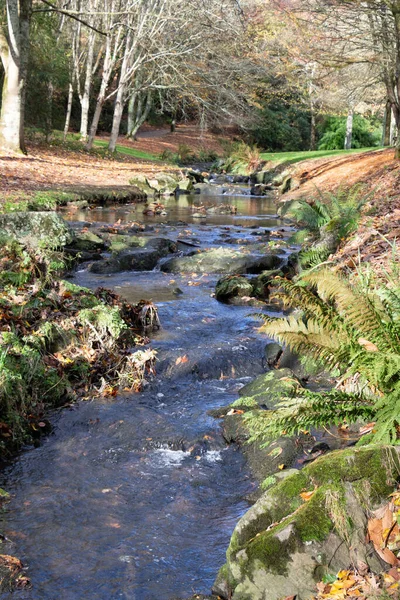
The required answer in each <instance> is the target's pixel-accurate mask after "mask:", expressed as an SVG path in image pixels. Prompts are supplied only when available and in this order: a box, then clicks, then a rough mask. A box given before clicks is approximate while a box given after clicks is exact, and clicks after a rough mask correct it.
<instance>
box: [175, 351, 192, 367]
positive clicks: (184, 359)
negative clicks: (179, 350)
mask: <svg viewBox="0 0 400 600" xmlns="http://www.w3.org/2000/svg"><path fill="white" fill-rule="evenodd" d="M188 360H189V359H188V357H187V355H186V354H185V355H184V356H178V358H177V359H176V361H175V364H176V365H181V364H183V363H187V362H188Z"/></svg>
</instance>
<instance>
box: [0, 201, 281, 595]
mask: <svg viewBox="0 0 400 600" xmlns="http://www.w3.org/2000/svg"><path fill="white" fill-rule="evenodd" d="M212 200H213V202H214V203H215V202H217V203H218V202H224V203H226V202H229V204H231V205H234V206H235V207H236V208H237V214H235V215H230V214H228V215H220V214H211V215H208V216H207V219H205V220H196V219H194V218H193V217H192V214H193V210H192V206H193V203H194V202H196V203H197V204H198V203H201V202H202V201H204V202H209V201H210V198H209V197H208V198H204V199H203V198H200V197H199V196H180V197H178V198H177V199H175V198H174V197H171V198H166V199H163V200H162V202H163V203H164V204H165V206H166V211H167V213H168V214H167V216H151V217H150V216H148V217H146V216H144V215H143V214H142V211H143V206H142V205H140V204H139V205H130V206H129V205H124V206H120V205H119V206H107V207H103V208H100V207H99V208H95V209H94V210H91V211H89V210H84V211H79V210H77V211H75V212H73V213H70V214H67V215H66V218H68V219H70V220H73V221H80V222H82V221H91V222H95V223H96V224H97V225H98V224H101V223H108V224H113V223H115V222H119V223H129V222H132V221H141V222H145V223H147V224H148V225H150V226H152V230H150V231H148V232H146V234H145V235H149V236H158V237H160V236H161V237H168V238H169V239H173V240H179V239H181V240H182V239H184V240H186V241H190V243H193V244H195V245H198V246H199V247H201V248H210V247H213V246H216V247H217V246H221V245H223V244H225V243H229V244H230V245H232V244H234V245H236V246H237V247H241V245H242V244H243V247H245V245H246V243H249V242H250V241H251V240H254V239H255V237H256V236H264V238H265V239H266V240H269V241H270V243H272V244H274V243H275V242H274V240H278V241H279V240H280V239H281V237H282V235H283V236H285V235H287V233H288V229H289V228H288V227H284V226H283V224H282V223H281V222H280V221H279V219H278V218H277V216H276V208H275V205H274V201H273V198H272V197H270V198H268V197H263V198H254V197H251V196H244V195H238V196H230V197H229V198H227V197H217V198H215V197H213V198H212ZM282 228H283V229H284V230H285V231H284V232H283V233H282V232H278V231H277V230H279V229H282ZM220 276H221V275H216V274H202V275H200V274H198V273H190V274H185V275H182V274H174V273H163V272H162V271H160V270H159V268H156V269H155V270H153V271H149V272H122V273H116V274H112V275H97V274H94V273H90V272H88V271H87V269H86V268H85V266H84V265H82V266H80V267H79V269H78V270H77V272H76V273H75V274H74V276H73V277H72V278H71V281H73V282H74V283H77V284H79V285H84V286H86V287H91V288H96V287H97V286H103V287H108V288H111V289H114V290H115V291H116V292H118V293H119V294H121V295H122V296H124V297H125V298H126V299H127V300H128V301H130V302H137V301H139V300H140V299H142V298H145V299H151V300H152V301H153V302H154V303H155V304H156V305H157V307H158V311H159V316H160V320H161V323H162V328H161V329H160V331H158V332H155V333H152V334H151V344H150V346H151V347H152V348H155V349H156V350H157V353H158V361H157V376H156V377H155V378H153V379H152V380H151V381H150V382H149V383H148V385H147V386H146V387H145V388H144V391H143V392H142V393H140V394H125V395H121V396H118V397H117V398H113V399H96V400H92V401H86V402H85V401H82V402H79V403H77V404H76V405H74V406H72V407H70V408H67V409H64V410H62V411H54V412H53V413H52V414H51V415H50V419H51V421H52V424H53V427H54V429H53V432H52V434H51V435H50V436H49V437H48V438H47V439H45V440H44V441H43V443H42V445H41V446H40V447H39V448H35V449H32V448H28V449H25V450H24V451H23V452H22V453H21V454H20V456H19V457H18V458H16V459H15V460H14V461H13V462H12V464H10V465H9V466H8V467H6V469H5V470H4V471H3V473H2V475H1V481H0V485H1V487H4V488H5V489H6V490H7V491H8V492H10V494H11V497H12V499H11V502H10V503H9V504H8V505H7V506H6V509H5V512H4V513H3V514H2V515H1V521H2V524H1V525H2V526H1V530H2V533H3V534H4V535H5V536H6V538H7V539H8V540H11V542H9V543H7V550H6V551H7V552H8V553H10V554H16V555H17V556H18V557H19V558H20V559H21V560H22V562H23V563H24V565H25V566H27V567H28V570H27V574H28V576H29V577H30V579H31V581H32V589H24V590H19V591H15V592H13V593H12V594H3V595H2V596H1V598H4V599H5V598H11V597H12V598H14V599H21V600H25V599H26V600H28V599H29V600H58V599H61V598H62V599H63V600H84V599H85V600H86V599H87V600H89V599H93V600H94V599H96V600H114V599H117V598H124V599H126V600H128V599H129V600H171V599H172V598H174V599H175V598H185V597H188V596H191V595H192V594H194V593H195V592H196V593H203V594H208V593H210V590H211V586H212V584H213V581H214V579H215V576H216V574H217V571H218V568H219V567H220V566H221V565H222V564H223V563H224V560H225V559H224V556H225V551H226V548H227V546H228V544H229V539H230V535H231V533H232V530H233V528H234V526H235V524H236V522H237V521H238V519H239V518H240V517H241V516H242V515H243V513H244V512H245V511H246V510H247V508H248V506H249V503H248V502H247V501H246V497H247V496H248V495H249V494H250V493H251V492H252V491H253V490H254V488H255V486H256V484H255V482H254V481H253V480H252V477H251V475H250V473H249V471H248V468H247V466H246V464H245V461H244V458H243V456H242V454H241V452H240V450H238V449H237V448H236V447H234V446H229V447H228V446H227V445H226V444H225V443H224V440H223V438H222V435H221V433H220V423H219V422H218V420H217V419H213V418H211V417H210V416H208V415H207V411H208V410H210V409H213V408H216V407H219V406H225V405H227V404H229V402H231V401H233V400H235V399H236V398H237V391H238V389H239V388H240V387H241V386H242V385H244V384H245V383H247V382H248V381H249V380H250V379H252V378H253V377H255V376H256V375H258V374H259V373H262V372H263V371H264V367H263V361H262V357H263V351H264V347H265V344H266V338H265V337H263V336H261V335H260V334H259V332H258V330H257V328H258V326H259V322H258V321H257V320H256V319H255V318H254V317H252V316H251V313H252V312H258V311H259V310H260V309H254V308H251V307H248V306H229V305H225V304H221V303H219V302H217V301H216V300H215V298H213V297H212V294H213V291H214V289H215V283H216V281H217V280H218V278H219V277H220ZM177 289H179V291H178V292H177Z"/></svg>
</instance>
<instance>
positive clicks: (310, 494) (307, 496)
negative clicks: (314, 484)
mask: <svg viewBox="0 0 400 600" xmlns="http://www.w3.org/2000/svg"><path fill="white" fill-rule="evenodd" d="M314 493H315V490H313V491H312V492H301V494H300V497H301V498H303V500H304V501H305V502H308V501H309V500H311V498H312V497H313V496H314Z"/></svg>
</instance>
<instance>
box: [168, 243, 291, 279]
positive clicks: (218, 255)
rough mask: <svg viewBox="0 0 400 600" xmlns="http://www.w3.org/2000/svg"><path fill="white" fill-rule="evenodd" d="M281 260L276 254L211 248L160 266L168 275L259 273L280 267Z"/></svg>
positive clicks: (176, 258)
mask: <svg viewBox="0 0 400 600" xmlns="http://www.w3.org/2000/svg"><path fill="white" fill-rule="evenodd" d="M282 263H283V258H282V257H281V256H278V255H277V254H265V255H258V256H257V255H251V254H243V252H241V251H240V250H234V249H232V248H223V247H219V248H212V249H211V250H205V251H203V252H196V253H193V254H190V255H187V256H181V257H174V258H172V259H171V260H169V261H167V262H165V263H164V264H163V265H162V271H166V272H168V273H186V272H189V273H191V272H196V273H237V274H242V273H254V274H256V273H260V272H261V271H265V270H267V269H274V268H276V267H279V266H281V265H282Z"/></svg>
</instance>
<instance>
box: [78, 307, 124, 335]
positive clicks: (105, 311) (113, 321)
mask: <svg viewBox="0 0 400 600" xmlns="http://www.w3.org/2000/svg"><path fill="white" fill-rule="evenodd" d="M78 319H79V321H80V322H81V323H82V324H83V325H88V326H89V329H91V330H92V331H93V332H94V333H96V332H97V334H98V337H99V341H100V339H102V338H103V337H104V335H106V334H107V336H110V337H111V338H112V339H114V340H117V339H119V338H120V337H121V335H122V334H123V333H125V331H126V330H127V329H128V326H127V324H126V323H125V321H124V320H123V318H122V317H121V313H120V310H119V308H118V307H117V306H112V307H110V306H107V305H105V304H98V305H97V306H94V307H93V308H89V309H84V310H81V311H80V312H79V313H78Z"/></svg>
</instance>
